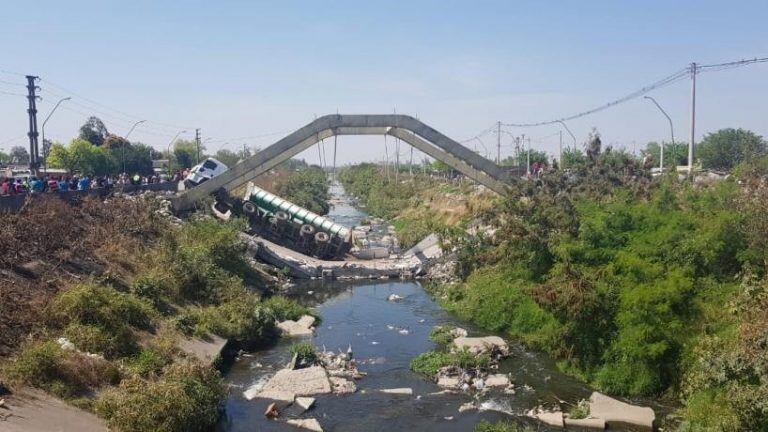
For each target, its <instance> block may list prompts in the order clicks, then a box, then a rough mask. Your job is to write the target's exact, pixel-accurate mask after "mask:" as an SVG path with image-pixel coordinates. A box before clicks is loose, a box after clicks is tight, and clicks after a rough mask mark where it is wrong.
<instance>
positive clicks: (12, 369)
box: [3, 341, 120, 398]
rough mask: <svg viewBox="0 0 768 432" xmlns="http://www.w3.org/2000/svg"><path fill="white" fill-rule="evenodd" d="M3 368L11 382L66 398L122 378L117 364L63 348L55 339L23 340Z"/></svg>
mask: <svg viewBox="0 0 768 432" xmlns="http://www.w3.org/2000/svg"><path fill="white" fill-rule="evenodd" d="M3 372H4V375H5V376H6V377H7V378H8V379H9V380H10V381H11V382H15V383H18V384H26V385H30V386H33V387H38V388H41V389H43V390H47V391H49V392H51V393H53V394H55V395H57V396H59V397H63V398H70V397H74V396H77V395H81V394H86V393H88V392H90V391H92V390H94V389H97V388H100V387H102V386H103V385H105V384H114V383H116V382H117V381H118V380H119V378H120V374H119V371H118V370H117V368H116V367H115V366H114V365H112V364H111V363H109V362H108V361H106V360H103V359H99V358H94V357H90V356H86V355H83V354H80V353H77V352H74V351H65V350H62V349H61V347H59V345H58V344H57V343H56V342H53V341H38V342H29V343H26V344H24V345H23V346H22V347H21V350H20V351H19V352H18V354H17V355H16V357H15V358H13V359H12V360H11V361H9V362H8V363H7V364H6V365H5V367H4V368H3Z"/></svg>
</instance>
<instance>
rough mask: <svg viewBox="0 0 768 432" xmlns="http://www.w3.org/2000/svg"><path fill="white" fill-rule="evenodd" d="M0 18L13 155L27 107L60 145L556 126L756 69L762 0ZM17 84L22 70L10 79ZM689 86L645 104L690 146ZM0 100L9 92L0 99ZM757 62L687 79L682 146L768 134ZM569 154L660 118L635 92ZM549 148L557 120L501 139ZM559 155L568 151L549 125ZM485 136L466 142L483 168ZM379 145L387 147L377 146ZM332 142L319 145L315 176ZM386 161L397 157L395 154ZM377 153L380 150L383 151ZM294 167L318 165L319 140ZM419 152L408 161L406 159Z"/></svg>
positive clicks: (75, 8) (652, 135)
mask: <svg viewBox="0 0 768 432" xmlns="http://www.w3.org/2000/svg"><path fill="white" fill-rule="evenodd" d="M4 3H5V4H4V5H3V8H2V10H3V12H2V15H0V149H1V150H5V151H7V150H8V149H9V148H10V147H12V146H15V145H24V146H28V138H27V137H26V136H25V134H26V132H27V128H28V120H27V113H26V108H27V101H26V99H25V98H23V97H22V96H19V95H18V94H23V93H26V89H25V88H24V87H23V86H22V85H23V84H24V83H25V78H24V77H23V76H22V75H25V74H31V75H36V76H39V77H40V78H41V80H40V81H39V82H38V85H39V86H40V88H41V90H40V96H41V97H42V101H41V102H40V103H39V111H40V113H39V120H38V122H39V124H42V122H43V120H44V119H45V117H46V116H47V115H48V113H49V112H50V110H51V109H52V108H53V106H54V104H55V103H56V102H57V101H58V100H59V99H60V98H62V97H65V96H71V97H72V100H70V101H66V102H63V103H62V105H61V107H60V108H59V109H58V110H57V111H56V112H55V113H54V114H53V115H52V116H51V118H50V120H49V121H48V123H47V124H46V128H45V133H46V137H47V138H50V139H53V140H55V141H60V142H68V141H70V140H71V139H72V138H73V137H75V136H76V135H77V131H78V128H79V127H80V125H82V124H83V123H84V121H85V119H86V118H87V117H88V116H89V115H96V116H98V117H100V118H101V119H102V120H103V121H104V123H105V124H106V126H107V128H108V130H109V131H110V132H111V133H115V134H117V135H121V136H124V135H125V134H126V133H127V132H128V130H129V129H130V128H131V126H132V124H133V123H134V122H136V121H138V120H147V122H146V123H143V124H141V125H139V126H137V127H136V129H135V130H134V132H132V133H131V135H130V139H131V141H141V142H144V143H147V144H150V145H152V146H154V147H155V148H157V149H164V148H167V146H168V145H169V142H170V141H171V140H172V138H173V137H174V136H175V135H176V134H177V133H178V132H180V131H182V130H186V131H187V132H185V133H182V134H181V135H180V136H181V137H183V138H187V139H189V138H192V137H193V136H194V129H195V128H200V129H201V134H202V137H203V140H207V141H206V143H205V146H206V148H207V150H208V152H209V153H215V151H216V150H218V149H220V148H228V149H230V150H238V149H242V147H243V145H246V146H248V147H258V148H264V147H266V146H268V145H269V144H271V143H273V142H275V141H276V140H277V139H279V138H281V137H282V136H284V135H286V134H288V133H290V132H292V131H293V130H295V129H298V128H299V127H302V126H304V125H305V124H307V123H309V122H311V121H312V120H313V119H314V118H315V116H321V115H324V114H331V113H337V112H338V113H342V114H344V113H349V114H353V113H354V114H357V113H365V114H380V113H392V112H397V113H401V114H409V115H414V116H418V118H419V119H421V120H422V121H424V122H425V123H427V124H428V125H430V126H432V127H433V128H435V129H437V130H439V131H441V132H443V133H445V134H446V135H448V136H450V137H451V138H453V139H455V140H457V141H463V140H466V139H469V138H471V137H473V136H475V135H477V134H478V133H480V132H482V131H484V130H486V129H488V128H489V127H490V126H492V125H493V124H494V123H495V122H497V121H501V122H504V123H527V122H538V121H547V120H553V119H558V118H562V117H567V116H569V115H572V114H575V113H578V112H582V111H585V110H588V109H590V108H593V107H595V106H599V105H601V104H604V103H606V102H609V101H611V100H614V99H618V98H620V97H622V96H624V95H626V94H629V93H631V92H633V91H635V90H638V89H640V88H642V87H643V86H645V85H647V84H650V83H652V82H654V81H656V80H658V79H661V78H663V77H666V76H668V75H670V74H672V73H674V72H677V71H679V70H681V69H683V68H685V67H687V66H688V64H690V63H691V62H697V63H699V64H713V63H721V62H727V61H733V60H739V59H743V58H754V57H768V26H766V25H765V19H766V18H768V2H766V1H765V0H762V1H731V2H723V1H674V2H670V1H668V0H659V1H657V0H645V1H636V2H628V1H511V0H508V1H483V0H478V1H450V0H430V1H428V0H419V1H413V0H412V1H396V0H390V1H386V2H380V1H364V2H361V1H288V0H286V1H269V2H266V1H265V2H261V1H217V2H211V1H158V0H152V1H149V0H133V1H130V2H125V1H122V2H119V1H105V0H102V1H76V0H71V1H67V2H61V1H34V2H18V1H17V2H11V1H7V2H4ZM18 74H21V75H18ZM690 87H691V82H690V80H689V79H684V80H681V81H679V82H676V83H674V84H672V85H670V86H668V87H665V88H663V89H659V90H655V91H653V92H651V93H650V95H651V96H653V97H655V98H656V100H657V101H658V102H659V103H660V104H661V106H662V107H664V109H665V110H666V111H667V112H668V113H669V115H670V116H671V118H672V120H673V125H674V132H675V138H676V139H677V140H678V141H679V140H688V139H689V137H690V115H691V114H690V112H691V109H690V108H691V100H690V94H691V88H690ZM9 93H10V94H9ZM767 110H768V63H760V64H755V65H751V66H746V67H741V68H736V69H730V70H726V71H720V72H709V73H702V74H700V75H698V76H697V105H696V113H697V117H696V139H697V140H700V139H701V138H702V137H703V136H705V134H706V133H709V132H713V131H716V130H717V129H719V128H724V127H742V128H747V129H750V130H753V131H755V132H757V133H758V134H760V135H763V136H768V122H766V121H765V119H766V115H765V113H766V111H767ZM568 127H569V129H570V130H571V131H572V132H573V134H574V135H575V138H576V143H577V145H579V146H581V145H583V142H584V141H585V140H586V139H587V136H588V135H589V133H590V131H592V129H593V128H596V129H597V130H598V131H599V133H600V134H601V136H602V138H603V142H604V143H606V144H611V145H613V146H615V147H620V148H626V149H628V150H630V151H633V150H634V151H639V149H640V148H642V147H643V146H644V145H645V143H647V142H648V141H653V140H668V139H669V137H670V131H669V124H668V123H667V120H666V119H665V118H664V117H663V115H662V114H661V113H660V112H659V111H658V109H657V108H656V107H655V106H654V105H652V104H651V103H650V101H648V100H645V99H643V98H642V97H640V98H637V99H634V100H631V101H628V102H626V103H623V104H620V105H618V106H615V107H613V108H611V109H609V110H605V111H602V112H600V113H597V114H594V115H590V116H586V117H583V118H580V119H576V120H572V121H569V122H568ZM504 129H505V130H506V132H505V133H503V134H502V157H505V156H508V155H509V154H511V152H512V151H513V145H512V139H513V138H512V137H514V136H520V135H521V134H525V136H526V137H528V138H531V146H532V147H533V148H534V149H538V150H544V151H547V152H548V153H550V154H553V155H554V154H556V153H557V151H558V150H557V149H558V140H559V131H560V127H559V126H558V125H549V126H541V127H528V128H514V127H505V128H504ZM563 136H564V144H565V145H573V140H572V139H571V138H570V136H569V135H568V134H567V132H564V134H563ZM496 139H497V137H496V135H495V134H493V133H486V134H485V135H483V136H481V138H480V141H478V140H473V141H471V142H468V143H466V145H467V146H468V147H470V148H472V149H476V150H477V151H478V152H480V153H482V154H490V155H491V156H495V145H496ZM389 145H390V146H391V145H392V140H391V139H390V141H389ZM331 149H332V146H331V145H329V142H328V141H327V142H326V145H325V151H326V152H327V156H326V158H327V160H328V161H329V162H328V163H329V164H330V163H331V162H330V161H331V159H332V151H331ZM400 152H401V155H402V156H401V159H403V158H405V159H407V158H408V157H409V156H410V155H409V154H408V153H407V152H408V150H407V149H406V146H405V145H403V146H402V148H401V150H400ZM384 153H385V151H384V139H383V138H382V137H370V136H369V137H349V136H343V137H339V138H338V149H337V163H338V164H344V163H350V162H358V161H375V160H381V159H382V158H383V157H384ZM390 153H392V147H390ZM300 157H304V158H306V159H307V160H308V161H309V162H313V163H317V162H318V158H319V154H318V148H317V147H313V148H310V149H309V150H307V151H305V152H304V153H303V154H302V155H300ZM419 158H420V154H419V153H418V152H416V154H415V156H414V159H415V160H419Z"/></svg>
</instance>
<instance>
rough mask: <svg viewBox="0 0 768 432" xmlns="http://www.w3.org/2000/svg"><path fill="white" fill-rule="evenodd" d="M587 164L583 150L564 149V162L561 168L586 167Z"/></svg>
mask: <svg viewBox="0 0 768 432" xmlns="http://www.w3.org/2000/svg"><path fill="white" fill-rule="evenodd" d="M586 163H587V158H586V157H585V156H584V153H583V152H582V151H581V150H579V149H577V148H571V147H567V148H564V149H563V160H562V163H561V164H560V165H562V166H561V168H575V167H580V166H584V164H586Z"/></svg>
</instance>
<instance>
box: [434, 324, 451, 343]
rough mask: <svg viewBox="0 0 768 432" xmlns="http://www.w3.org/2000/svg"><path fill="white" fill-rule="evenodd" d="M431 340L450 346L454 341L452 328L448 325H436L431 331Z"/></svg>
mask: <svg viewBox="0 0 768 432" xmlns="http://www.w3.org/2000/svg"><path fill="white" fill-rule="evenodd" d="M429 340H431V341H432V342H434V343H436V344H438V345H440V346H448V345H450V344H452V343H453V334H452V333H451V328H450V327H446V326H436V327H435V328H433V329H432V331H431V332H430V333H429Z"/></svg>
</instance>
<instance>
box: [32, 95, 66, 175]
mask: <svg viewBox="0 0 768 432" xmlns="http://www.w3.org/2000/svg"><path fill="white" fill-rule="evenodd" d="M70 99H72V98H71V97H65V98H61V99H59V101H58V102H56V105H54V106H53V109H52V110H51V112H49V113H48V117H46V118H45V120H43V127H41V128H40V129H41V132H42V137H43V166H44V167H45V170H46V171H48V151H47V150H46V149H45V124H46V123H48V120H49V119H50V118H51V116H52V115H53V113H54V112H55V111H56V108H58V107H59V105H61V103H62V102H64V101H68V100H70Z"/></svg>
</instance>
